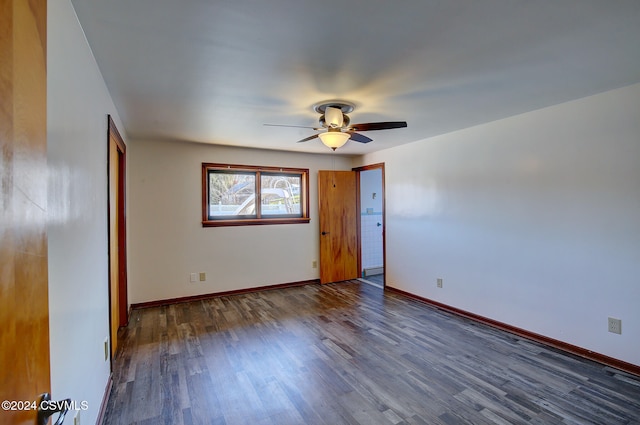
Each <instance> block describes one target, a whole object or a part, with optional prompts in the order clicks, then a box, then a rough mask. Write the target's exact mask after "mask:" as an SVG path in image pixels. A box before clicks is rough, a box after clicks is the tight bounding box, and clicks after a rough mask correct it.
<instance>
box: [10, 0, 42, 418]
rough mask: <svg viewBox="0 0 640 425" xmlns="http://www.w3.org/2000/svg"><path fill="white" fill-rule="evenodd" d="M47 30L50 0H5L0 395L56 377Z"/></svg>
mask: <svg viewBox="0 0 640 425" xmlns="http://www.w3.org/2000/svg"><path fill="white" fill-rule="evenodd" d="M46 35H47V3H46V0H31V1H24V0H3V1H0V170H1V181H0V190H1V191H2V192H1V194H0V195H1V199H0V214H1V218H0V401H4V400H9V401H16V402H23V401H37V400H38V397H39V395H40V394H42V393H44V392H49V391H50V385H51V384H50V370H49V369H50V365H49V300H48V277H47V273H48V260H47V177H48V176H47V174H48V173H47V141H46V139H47V117H46V112H47V103H46V94H47V88H46V84H47V80H46V45H47V38H46ZM5 407H6V406H5V405H4V404H3V409H2V410H0V423H2V424H9V425H16V424H20V425H23V424H24V425H26V424H29V425H32V424H35V423H36V410H32V409H24V406H20V405H14V406H9V407H10V408H11V407H15V408H16V409H17V410H11V409H9V410H6V409H5ZM20 407H22V408H20Z"/></svg>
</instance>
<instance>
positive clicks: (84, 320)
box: [47, 0, 123, 424]
mask: <svg viewBox="0 0 640 425" xmlns="http://www.w3.org/2000/svg"><path fill="white" fill-rule="evenodd" d="M47 36H48V60H47V71H48V72H47V74H48V75H47V85H48V89H47V115H48V116H47V138H48V141H47V144H48V165H49V182H48V204H49V212H50V215H49V217H50V220H49V227H48V233H49V314H50V323H49V327H50V330H49V332H50V347H51V348H50V349H51V389H52V396H53V398H54V399H63V398H71V399H72V400H75V401H77V402H78V403H80V402H82V401H86V402H87V406H88V410H87V411H81V412H80V415H81V421H82V423H83V424H91V423H95V421H96V418H97V415H98V412H99V408H100V403H101V402H102V398H103V395H104V390H105V387H106V385H107V381H108V377H109V363H108V362H105V361H104V349H103V342H104V339H105V338H106V337H107V336H108V335H109V309H108V305H109V304H108V303H109V299H108V262H107V255H108V251H107V114H112V115H115V116H114V119H115V122H116V124H117V125H118V126H119V127H120V129H121V130H122V129H123V128H122V125H120V122H119V119H118V117H117V114H116V111H115V107H114V105H113V102H112V101H111V97H110V95H109V93H108V91H107V89H106V86H105V84H104V80H103V78H102V76H101V74H100V72H99V70H98V68H97V66H96V63H95V61H94V58H93V55H92V53H91V51H90V49H89V47H88V45H87V43H86V41H85V38H84V34H83V32H82V29H81V27H80V25H79V23H78V21H77V19H76V15H75V12H74V10H73V7H72V5H71V2H70V0H55V1H49V2H48V33H47ZM73 414H75V412H72V413H71V416H73ZM70 421H71V422H73V420H71V419H67V420H66V421H65V423H67V422H70Z"/></svg>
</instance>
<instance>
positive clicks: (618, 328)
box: [609, 317, 622, 334]
mask: <svg viewBox="0 0 640 425" xmlns="http://www.w3.org/2000/svg"><path fill="white" fill-rule="evenodd" d="M609 332H611V333H614V334H622V320H621V319H615V318H613V317H609Z"/></svg>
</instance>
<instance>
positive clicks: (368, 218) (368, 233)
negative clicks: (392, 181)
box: [354, 163, 385, 288]
mask: <svg viewBox="0 0 640 425" xmlns="http://www.w3.org/2000/svg"><path fill="white" fill-rule="evenodd" d="M354 171H356V173H357V176H358V179H357V188H358V195H357V202H358V214H357V215H358V229H359V231H358V234H359V235H360V241H359V247H360V249H359V252H358V257H359V261H358V274H359V278H360V280H362V281H364V282H366V283H368V284H371V285H374V286H378V287H380V288H383V287H384V285H385V210H384V207H385V195H384V163H380V164H373V165H368V166H365V167H360V168H355V169H354Z"/></svg>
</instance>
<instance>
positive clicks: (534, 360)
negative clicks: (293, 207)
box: [105, 281, 640, 425]
mask: <svg viewBox="0 0 640 425" xmlns="http://www.w3.org/2000/svg"><path fill="white" fill-rule="evenodd" d="M121 350H122V351H121V354H120V355H119V358H118V360H117V362H116V364H115V370H114V376H113V378H114V382H113V387H112V391H111V395H110V398H109V402H108V405H107V410H106V414H105V424H109V425H112V424H113V425H115V424H134V423H135V424H172V425H181V424H184V425H191V424H228V425H231V424H234V425H236V424H237V425H247V424H251V425H254V424H261V425H266V424H273V425H285V424H327V425H339V424H375V425H377V424H429V425H433V424H474V425H476V424H606V425H610V424H639V423H640V378H638V377H635V376H633V375H629V374H626V373H624V372H619V371H617V370H615V369H611V368H608V367H605V366H602V365H600V364H597V363H594V362H591V361H588V360H583V359H580V358H577V357H574V356H571V355H567V354H564V353H561V352H558V351H555V350H553V349H549V348H546V347H543V346H541V345H539V344H537V343H534V342H531V341H528V340H525V339H522V338H519V337H516V336H514V335H511V334H509V333H505V332H502V331H499V330H496V329H493V328H490V327H487V326H485V325H482V324H478V323H475V322H472V321H470V320H467V319H464V318H460V317H457V316H454V315H451V314H449V313H446V312H443V311H440V310H437V309H435V308H433V307H430V306H428V305H425V304H423V303H420V302H419V301H415V300H412V299H409V298H407V297H404V296H402V295H400V294H396V293H390V292H386V293H385V292H383V291H382V290H381V289H378V288H376V287H373V286H371V285H368V284H364V283H361V282H358V281H351V282H344V283H338V284H330V285H323V286H321V285H306V286H301V287H294V288H286V289H278V290H272V291H264V292H256V293H249V294H242V295H233V296H225V297H220V298H213V299H209V300H204V301H197V302H191V303H182V304H175V305H171V306H165V307H154V308H148V309H140V310H134V311H133V313H132V316H131V320H130V323H129V326H128V328H126V330H125V333H124V338H123V343H122V346H121Z"/></svg>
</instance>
